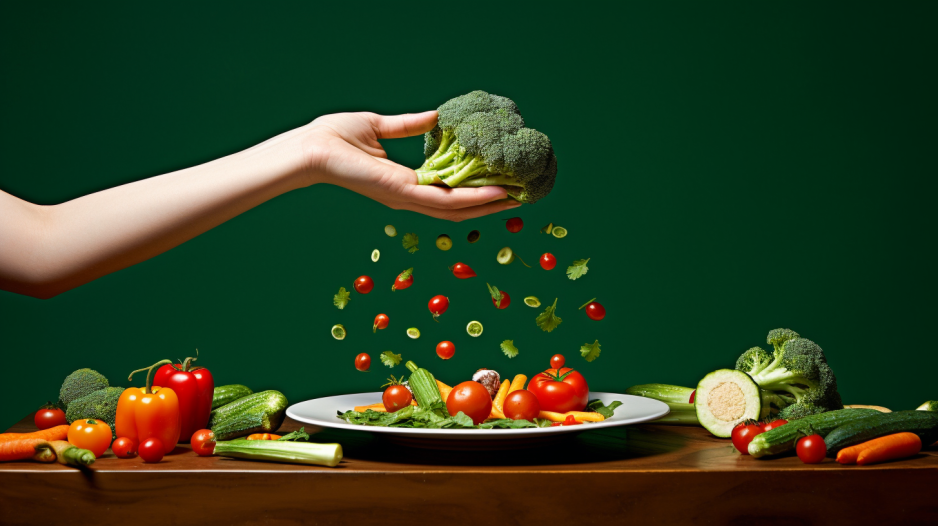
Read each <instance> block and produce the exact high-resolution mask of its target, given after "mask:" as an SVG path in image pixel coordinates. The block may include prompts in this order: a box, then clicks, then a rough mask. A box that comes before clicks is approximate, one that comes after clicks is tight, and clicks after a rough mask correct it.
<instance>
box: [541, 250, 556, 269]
mask: <svg viewBox="0 0 938 526" xmlns="http://www.w3.org/2000/svg"><path fill="white" fill-rule="evenodd" d="M556 266H557V258H555V257H554V255H553V254H551V253H550V252H545V253H544V255H543V256H541V268H543V269H544V270H553V269H554V267H556Z"/></svg>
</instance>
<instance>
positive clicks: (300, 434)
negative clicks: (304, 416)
mask: <svg viewBox="0 0 938 526" xmlns="http://www.w3.org/2000/svg"><path fill="white" fill-rule="evenodd" d="M277 440H280V441H294V442H300V441H302V442H309V433H307V432H306V428H305V427H301V428H300V429H299V431H292V432H290V433H287V434H286V435H283V436H282V437H280V438H278V439H277Z"/></svg>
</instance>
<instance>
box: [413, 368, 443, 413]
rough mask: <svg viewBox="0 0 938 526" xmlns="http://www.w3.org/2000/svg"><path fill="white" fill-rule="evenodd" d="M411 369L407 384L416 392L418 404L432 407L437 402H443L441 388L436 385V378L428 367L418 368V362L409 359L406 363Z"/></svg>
mask: <svg viewBox="0 0 938 526" xmlns="http://www.w3.org/2000/svg"><path fill="white" fill-rule="evenodd" d="M404 366H405V367H407V369H408V370H410V378H408V379H407V385H409V386H410V389H411V390H412V391H413V392H414V398H416V399H417V405H419V406H421V407H430V406H432V405H433V404H435V403H437V402H442V401H443V397H442V396H441V395H440V388H439V386H437V385H436V378H434V377H433V374H431V373H430V371H428V370H426V369H418V368H417V364H415V363H414V362H412V361H410V360H408V361H407V363H405V364H404Z"/></svg>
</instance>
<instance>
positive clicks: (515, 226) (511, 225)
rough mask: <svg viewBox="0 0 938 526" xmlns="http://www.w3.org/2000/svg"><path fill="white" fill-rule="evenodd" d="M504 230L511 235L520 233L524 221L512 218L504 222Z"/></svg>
mask: <svg viewBox="0 0 938 526" xmlns="http://www.w3.org/2000/svg"><path fill="white" fill-rule="evenodd" d="M505 228H507V229H508V231H509V232H511V233H512V234H516V233H518V232H521V229H522V228H524V221H522V220H521V218H520V217H512V218H511V219H506V220H505Z"/></svg>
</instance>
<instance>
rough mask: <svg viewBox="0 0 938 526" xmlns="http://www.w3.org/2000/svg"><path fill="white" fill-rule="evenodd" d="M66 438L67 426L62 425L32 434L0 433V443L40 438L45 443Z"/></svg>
mask: <svg viewBox="0 0 938 526" xmlns="http://www.w3.org/2000/svg"><path fill="white" fill-rule="evenodd" d="M67 437H68V426H67V425H64V424H63V425H61V426H55V427H50V428H49V429H43V430H41V431H33V432H32V433H0V443H3V442H6V441H8V440H22V439H26V438H41V439H43V440H47V441H52V440H65V439H66V438H67Z"/></svg>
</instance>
